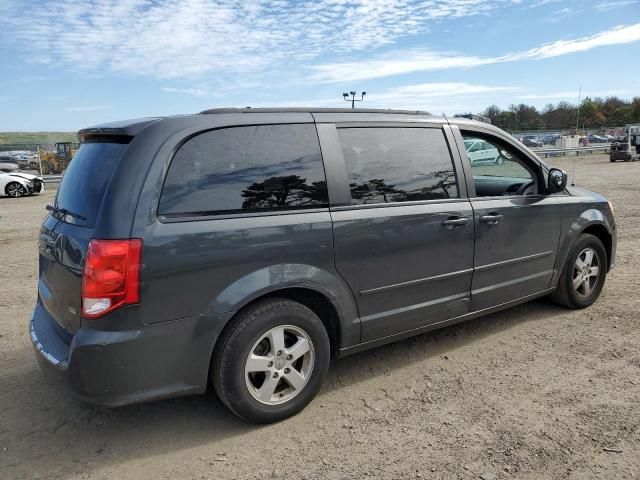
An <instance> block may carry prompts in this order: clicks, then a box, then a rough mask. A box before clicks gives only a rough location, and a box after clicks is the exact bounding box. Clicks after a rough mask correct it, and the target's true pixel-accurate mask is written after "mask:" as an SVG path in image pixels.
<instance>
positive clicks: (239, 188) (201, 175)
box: [158, 125, 329, 215]
mask: <svg viewBox="0 0 640 480" xmlns="http://www.w3.org/2000/svg"><path fill="white" fill-rule="evenodd" d="M328 203H329V202H328V196H327V182H326V179H325V176H324V167H323V165H322V156H321V154H320V145H319V143H318V136H317V134H316V129H315V126H314V125H263V126H253V127H234V128H226V129H222V130H213V131H210V132H205V133H202V134H200V135H198V136H196V137H193V138H192V139H190V140H188V141H187V142H186V143H185V144H184V145H183V146H182V147H181V148H180V150H178V152H177V153H176V155H175V157H174V158H173V160H172V162H171V166H170V167H169V171H168V173H167V178H166V180H165V184H164V187H163V189H162V194H161V196H160V206H159V208H158V213H160V214H164V215H171V214H205V213H206V214H212V213H220V212H227V213H233V212H246V211H260V210H273V209H290V208H309V207H320V206H326V205H328Z"/></svg>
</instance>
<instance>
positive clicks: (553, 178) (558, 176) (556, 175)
mask: <svg viewBox="0 0 640 480" xmlns="http://www.w3.org/2000/svg"><path fill="white" fill-rule="evenodd" d="M547 184H548V185H549V192H550V193H558V192H561V191H563V190H564V189H565V188H566V187H567V172H565V171H564V170H560V169H559V168H552V169H551V170H549V178H548V181H547Z"/></svg>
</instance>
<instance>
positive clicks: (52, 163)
mask: <svg viewBox="0 0 640 480" xmlns="http://www.w3.org/2000/svg"><path fill="white" fill-rule="evenodd" d="M77 151H78V147H77V144H74V143H71V142H59V143H56V151H55V152H47V151H44V150H40V164H41V165H42V172H41V174H42V175H59V174H61V173H62V172H64V170H65V169H66V168H67V166H69V163H70V162H71V159H72V158H73V155H75V153H76V152H77Z"/></svg>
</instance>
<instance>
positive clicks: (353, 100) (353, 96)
mask: <svg viewBox="0 0 640 480" xmlns="http://www.w3.org/2000/svg"><path fill="white" fill-rule="evenodd" d="M366 94H367V92H362V93H361V94H360V98H356V92H355V91H353V90H352V91H350V92H349V93H347V92H344V93H343V94H342V97H343V98H344V101H345V102H351V108H356V102H361V101H363V100H364V96H365V95H366ZM349 95H351V99H349Z"/></svg>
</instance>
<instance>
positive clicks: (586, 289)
mask: <svg viewBox="0 0 640 480" xmlns="http://www.w3.org/2000/svg"><path fill="white" fill-rule="evenodd" d="M600 266H601V265H600V257H599V256H598V253H597V252H596V251H595V250H594V249H593V248H590V247H587V248H585V249H584V250H582V251H581V252H580V254H579V255H578V258H576V261H575V264H574V266H573V288H574V289H575V291H576V293H577V294H578V295H579V296H580V297H588V296H589V295H591V292H592V291H593V289H594V288H595V287H596V285H597V284H598V280H599V279H600Z"/></svg>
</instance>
